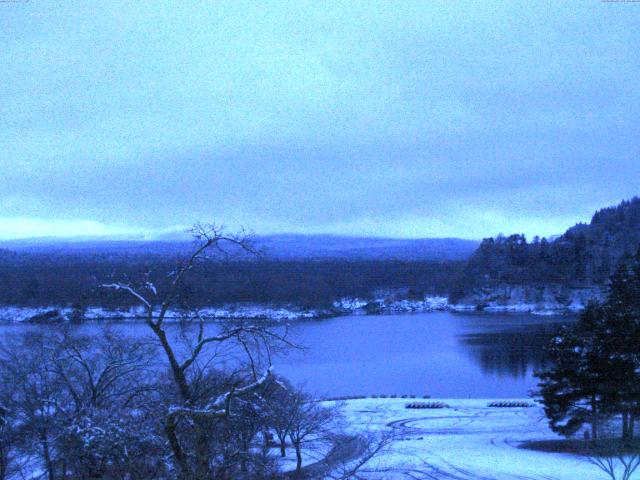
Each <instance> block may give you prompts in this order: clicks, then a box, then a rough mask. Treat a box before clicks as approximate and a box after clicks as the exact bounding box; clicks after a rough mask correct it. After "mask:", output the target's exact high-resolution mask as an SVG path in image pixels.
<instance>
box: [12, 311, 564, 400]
mask: <svg viewBox="0 0 640 480" xmlns="http://www.w3.org/2000/svg"><path fill="white" fill-rule="evenodd" d="M568 321H571V319H568V318H566V317H542V316H535V315H513V314H490V315H487V314H460V313H451V312H435V313H424V314H411V315H368V316H349V317H337V318H332V319H326V320H321V321H305V322H300V323H296V324H293V325H292V328H291V335H292V339H293V340H294V341H296V342H297V343H299V344H301V345H304V346H306V349H305V350H304V351H293V352H291V353H289V354H287V355H286V356H281V357H278V358H276V359H275V361H274V364H275V368H276V372H278V373H279V374H281V375H284V376H286V377H288V378H289V379H290V380H291V381H292V382H293V383H294V384H299V385H303V386H305V387H306V389H307V390H309V391H311V392H313V393H315V394H317V395H321V396H338V395H372V394H398V395H402V394H415V395H425V394H428V395H431V396H432V397H440V398H466V397H472V398H498V397H503V398H515V397H526V396H527V394H528V392H529V391H530V390H531V389H532V388H535V385H536V379H535V378H534V377H533V372H534V371H535V370H536V369H539V368H540V367H542V366H543V365H544V352H543V346H544V345H545V343H546V342H547V341H548V338H549V336H550V335H552V334H553V333H554V332H555V331H556V329H557V327H558V325H559V324H560V323H566V322H568ZM25 328H34V327H25V326H22V325H3V326H0V336H1V335H4V334H7V333H10V332H15V331H20V330H24V329H25ZM45 328H51V327H45ZM80 328H82V329H83V330H85V331H86V330H89V331H91V330H92V329H96V327H95V325H91V324H89V325H84V326H82V327H80ZM117 328H119V329H123V330H124V331H127V332H129V333H131V334H133V335H143V334H146V333H147V330H146V326H145V325H143V324H130V323H127V324H120V325H119V326H118V327H117Z"/></svg>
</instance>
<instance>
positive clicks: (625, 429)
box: [622, 412, 629, 442]
mask: <svg viewBox="0 0 640 480" xmlns="http://www.w3.org/2000/svg"><path fill="white" fill-rule="evenodd" d="M628 439H629V412H622V441H623V442H626V441H627V440H628Z"/></svg>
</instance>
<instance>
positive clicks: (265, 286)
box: [0, 251, 463, 307]
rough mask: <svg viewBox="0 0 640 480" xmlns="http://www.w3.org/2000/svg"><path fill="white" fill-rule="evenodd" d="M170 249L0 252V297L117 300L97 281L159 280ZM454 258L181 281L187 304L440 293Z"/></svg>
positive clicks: (282, 264)
mask: <svg viewBox="0 0 640 480" xmlns="http://www.w3.org/2000/svg"><path fill="white" fill-rule="evenodd" d="M176 260H177V258H176V257H175V256H166V257H163V256H155V255H142V254H136V255H126V254H118V255H113V254H102V255H86V254H74V255H64V254H33V253H24V252H21V253H15V252H10V251H3V252H0V304H3V305H24V306H47V305H73V304H79V305H84V306H93V305H100V306H104V307H122V306H126V305H123V299H122V298H121V297H118V296H116V295H114V294H113V293H112V292H109V291H107V290H104V289H102V288H99V286H100V285H101V284H103V283H109V282H111V281H114V279H118V280H121V279H123V278H124V279H128V280H129V281H131V282H140V281H142V280H144V279H145V278H147V277H148V279H149V280H151V281H153V282H155V283H156V284H158V285H160V286H162V282H164V281H166V276H165V272H167V271H170V270H171V269H172V268H173V267H174V266H175V264H176ZM462 267H463V262H461V261H449V262H437V261H400V260H351V261H349V260H339V259H336V260H314V261H311V260H281V261H279V260H271V259H264V260H254V261H246V260H243V261H219V260H214V259H209V260H203V261H202V262H200V263H199V264H198V265H196V266H195V267H194V269H193V271H192V272H191V274H190V276H189V279H188V281H185V282H184V285H182V286H181V292H180V300H181V301H182V302H183V303H184V304H185V305H188V306H191V307H201V306H218V305H222V304H224V303H235V302H256V303H276V304H278V303H295V304H299V305H302V306H309V307H316V306H324V305H327V304H329V303H330V302H332V301H334V300H336V299H338V298H340V297H344V296H360V297H366V296H370V295H372V294H373V293H374V291H375V290H378V289H407V291H408V292H409V294H413V295H424V294H425V293H429V294H431V293H435V294H444V293H446V292H447V291H448V290H449V289H450V288H451V287H452V285H453V282H454V280H455V278H456V277H457V275H458V274H459V272H460V271H461V269H462Z"/></svg>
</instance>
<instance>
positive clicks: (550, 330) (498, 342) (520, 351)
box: [458, 317, 572, 378]
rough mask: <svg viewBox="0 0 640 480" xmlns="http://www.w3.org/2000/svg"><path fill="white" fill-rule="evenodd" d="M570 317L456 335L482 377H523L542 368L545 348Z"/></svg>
mask: <svg viewBox="0 0 640 480" xmlns="http://www.w3.org/2000/svg"><path fill="white" fill-rule="evenodd" d="M570 321H572V319H571V318H566V317H565V318H557V317H555V318H553V319H552V321H550V322H544V323H541V324H532V323H530V322H524V324H523V325H517V324H516V325H508V326H503V328H506V330H503V331H496V330H495V329H491V330H490V331H476V332H473V333H466V334H461V335H459V336H458V339H459V341H460V343H461V344H462V345H463V346H464V351H465V353H466V354H467V355H469V356H470V357H471V358H473V359H474V361H475V362H477V363H478V365H480V367H481V368H482V371H483V372H485V373H486V374H491V375H497V376H511V377H514V378H525V377H527V376H530V375H531V374H532V372H535V371H539V370H542V369H544V368H545V366H546V364H547V358H546V354H545V347H546V345H548V343H549V341H550V339H551V338H552V337H553V335H554V334H555V333H556V332H557V330H558V328H559V327H560V325H562V324H563V323H567V322H570Z"/></svg>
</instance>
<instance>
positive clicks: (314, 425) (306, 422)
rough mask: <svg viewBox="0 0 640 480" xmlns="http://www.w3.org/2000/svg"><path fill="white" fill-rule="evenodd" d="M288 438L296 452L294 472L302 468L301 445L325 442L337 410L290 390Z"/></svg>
mask: <svg viewBox="0 0 640 480" xmlns="http://www.w3.org/2000/svg"><path fill="white" fill-rule="evenodd" d="M288 406H289V418H290V421H289V426H288V430H289V439H290V440H291V445H292V446H293V448H294V449H295V452H296V472H297V473H298V474H299V473H300V472H301V470H302V447H303V446H304V445H308V444H312V443H319V442H327V441H328V440H329V438H330V437H331V436H332V434H333V428H332V427H333V426H335V423H336V420H337V417H338V416H339V412H338V410H337V409H335V408H329V407H324V406H322V405H321V404H320V403H319V402H316V401H314V400H313V399H312V398H311V397H309V396H308V395H305V394H303V393H300V392H292V393H291V394H290V396H289V399H288Z"/></svg>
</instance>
